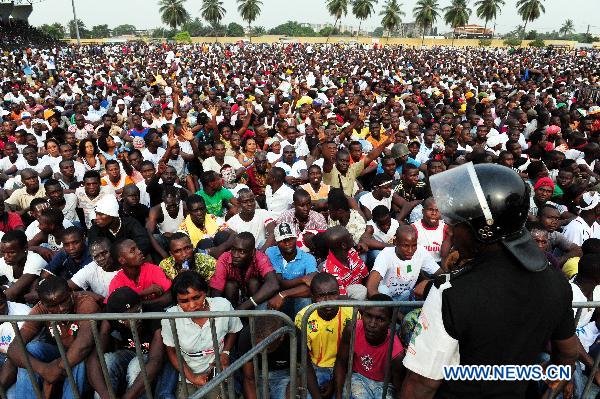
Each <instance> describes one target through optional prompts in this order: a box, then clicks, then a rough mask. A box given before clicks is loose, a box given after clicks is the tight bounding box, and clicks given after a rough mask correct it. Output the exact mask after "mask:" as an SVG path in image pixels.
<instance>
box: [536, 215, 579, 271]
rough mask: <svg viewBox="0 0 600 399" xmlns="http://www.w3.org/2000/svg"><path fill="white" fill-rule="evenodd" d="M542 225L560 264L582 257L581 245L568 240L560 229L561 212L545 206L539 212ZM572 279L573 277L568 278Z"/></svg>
mask: <svg viewBox="0 0 600 399" xmlns="http://www.w3.org/2000/svg"><path fill="white" fill-rule="evenodd" d="M538 220H539V221H540V224H541V225H542V226H543V227H544V229H546V231H547V232H548V244H549V245H550V251H551V252H552V254H553V255H555V256H556V260H557V262H558V263H559V264H561V265H563V264H564V263H565V262H566V261H567V260H569V259H571V258H573V257H578V256H580V255H581V248H580V247H579V245H577V244H574V243H572V242H571V241H569V240H567V238H566V237H565V236H564V234H563V233H561V232H560V231H558V230H559V228H560V220H561V219H560V212H559V211H558V209H556V207H554V206H552V205H548V204H546V205H544V206H543V207H541V208H540V210H539V212H538ZM568 277H569V278H571V276H568Z"/></svg>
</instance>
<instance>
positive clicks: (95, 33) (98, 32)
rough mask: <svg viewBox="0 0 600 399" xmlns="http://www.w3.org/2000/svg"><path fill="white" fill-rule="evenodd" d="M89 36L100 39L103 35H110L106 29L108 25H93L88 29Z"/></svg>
mask: <svg viewBox="0 0 600 399" xmlns="http://www.w3.org/2000/svg"><path fill="white" fill-rule="evenodd" d="M90 36H91V37H92V38H93V39H102V38H104V37H110V29H108V25H106V24H103V25H94V26H92V29H91V30H90Z"/></svg>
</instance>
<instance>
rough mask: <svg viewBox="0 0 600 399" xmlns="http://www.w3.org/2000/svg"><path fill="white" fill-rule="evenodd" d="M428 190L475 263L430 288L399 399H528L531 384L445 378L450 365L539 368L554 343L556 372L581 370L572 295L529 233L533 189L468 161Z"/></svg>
mask: <svg viewBox="0 0 600 399" xmlns="http://www.w3.org/2000/svg"><path fill="white" fill-rule="evenodd" d="M430 182H431V189H432V191H433V194H434V197H435V200H436V203H437V205H438V207H439V209H440V212H441V213H442V215H443V217H444V220H445V221H446V223H447V224H449V225H451V226H452V227H453V232H454V238H453V240H454V241H453V243H454V246H455V248H456V249H457V250H458V251H459V253H460V256H461V258H462V259H469V261H468V262H466V266H465V268H464V269H462V270H461V271H460V272H458V273H457V274H456V275H453V276H450V275H445V276H444V278H443V281H441V282H437V283H436V284H434V286H433V287H432V288H431V290H430V292H429V294H428V296H427V300H426V301H425V304H424V306H423V309H422V313H421V315H420V317H419V323H418V324H417V326H416V328H415V331H414V333H413V336H412V338H411V342H410V345H409V347H408V349H407V353H406V357H405V359H404V365H405V366H406V368H407V369H408V375H407V377H406V379H405V381H404V384H403V387H402V392H401V396H400V397H401V398H403V399H421V398H433V397H434V396H435V397H436V398H461V399H469V398H484V397H485V398H488V397H489V398H492V397H493V398H503V399H506V398H515V399H516V398H527V397H529V394H528V392H529V391H528V389H530V388H531V386H528V385H529V381H475V380H473V381H451V380H443V378H444V375H443V366H445V365H531V364H536V360H537V358H538V356H539V354H540V353H542V352H543V351H544V349H545V347H546V344H547V343H548V342H549V341H551V343H552V352H553V353H552V358H553V360H554V362H555V363H556V364H565V365H572V364H574V361H575V359H576V355H577V352H576V348H577V338H576V337H575V335H574V334H575V327H574V319H573V311H572V309H571V302H572V293H571V289H570V287H569V283H568V282H567V280H566V279H565V278H564V277H563V276H562V275H561V274H560V273H559V272H557V271H555V270H554V269H553V268H551V267H547V265H548V262H547V260H546V258H545V256H544V254H543V253H542V252H541V251H539V250H538V248H537V246H536V244H535V242H534V241H533V239H532V238H531V235H530V234H529V232H528V231H527V230H526V229H525V228H524V225H525V222H526V220H527V214H528V210H529V201H530V199H529V187H528V185H527V184H526V183H525V182H524V181H523V180H522V179H521V178H520V177H519V175H518V174H517V173H515V172H514V171H512V170H511V169H509V168H506V167H503V166H500V165H494V164H481V165H476V166H474V165H473V164H471V163H468V164H465V165H462V166H460V167H457V168H454V169H450V170H448V171H447V172H444V173H440V174H437V175H435V176H432V177H431V180H430ZM563 384H564V383H561V384H559V385H563Z"/></svg>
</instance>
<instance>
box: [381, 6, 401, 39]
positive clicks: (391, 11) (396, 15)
mask: <svg viewBox="0 0 600 399" xmlns="http://www.w3.org/2000/svg"><path fill="white" fill-rule="evenodd" d="M379 15H381V16H382V17H383V18H381V26H383V28H384V29H385V30H387V32H388V37H387V40H388V42H389V41H390V36H392V33H393V32H395V31H397V30H398V27H399V26H400V23H401V22H402V16H404V15H405V14H404V11H402V10H401V9H400V4H398V1H397V0H388V1H387V3H385V6H383V11H381V12H380V13H379Z"/></svg>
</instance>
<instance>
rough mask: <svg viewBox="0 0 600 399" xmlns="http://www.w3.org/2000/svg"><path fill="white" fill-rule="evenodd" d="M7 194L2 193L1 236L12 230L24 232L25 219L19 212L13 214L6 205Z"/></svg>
mask: <svg viewBox="0 0 600 399" xmlns="http://www.w3.org/2000/svg"><path fill="white" fill-rule="evenodd" d="M5 196H6V193H5V192H4V191H2V192H0V235H2V234H4V233H8V232H9V231H11V230H16V229H19V230H24V229H25V225H24V224H23V219H21V216H20V215H19V214H18V213H17V212H11V211H9V210H8V209H7V207H6V205H5V204H4V199H5Z"/></svg>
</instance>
